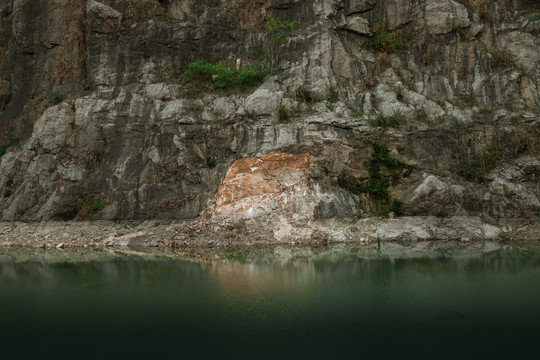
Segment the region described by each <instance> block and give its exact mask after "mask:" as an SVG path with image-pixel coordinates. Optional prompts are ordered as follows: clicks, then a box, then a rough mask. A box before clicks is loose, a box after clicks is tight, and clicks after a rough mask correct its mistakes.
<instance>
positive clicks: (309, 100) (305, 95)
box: [296, 85, 314, 105]
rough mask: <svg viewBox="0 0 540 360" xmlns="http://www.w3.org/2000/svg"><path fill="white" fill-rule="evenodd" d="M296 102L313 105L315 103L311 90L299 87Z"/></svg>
mask: <svg viewBox="0 0 540 360" xmlns="http://www.w3.org/2000/svg"><path fill="white" fill-rule="evenodd" d="M296 100H297V101H298V102H303V103H306V104H307V105H312V104H313V102H314V99H313V95H312V94H311V90H309V89H308V88H306V87H304V86H303V85H299V86H298V87H297V88H296Z"/></svg>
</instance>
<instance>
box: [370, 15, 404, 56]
mask: <svg viewBox="0 0 540 360" xmlns="http://www.w3.org/2000/svg"><path fill="white" fill-rule="evenodd" d="M373 33H374V34H375V36H374V40H373V47H374V48H375V50H377V51H389V50H393V49H396V48H397V46H398V45H399V41H398V39H396V37H395V36H394V34H392V33H390V32H389V31H388V30H387V28H386V20H385V19H383V18H376V19H374V20H373Z"/></svg>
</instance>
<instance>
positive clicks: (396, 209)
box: [390, 199, 405, 216]
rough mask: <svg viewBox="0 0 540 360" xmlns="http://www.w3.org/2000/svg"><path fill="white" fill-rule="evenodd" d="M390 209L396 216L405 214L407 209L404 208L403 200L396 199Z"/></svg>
mask: <svg viewBox="0 0 540 360" xmlns="http://www.w3.org/2000/svg"><path fill="white" fill-rule="evenodd" d="M390 211H392V212H393V213H394V214H395V215H396V216H403V215H405V209H404V208H403V202H402V201H401V200H397V199H394V200H392V203H391V204H390Z"/></svg>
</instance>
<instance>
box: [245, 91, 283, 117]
mask: <svg viewBox="0 0 540 360" xmlns="http://www.w3.org/2000/svg"><path fill="white" fill-rule="evenodd" d="M282 96H283V93H282V92H271V91H269V90H267V89H259V90H257V91H255V92H254V93H253V94H251V95H249V96H248V97H247V98H246V102H245V105H244V107H245V109H246V111H247V112H250V113H254V114H256V115H270V114H272V113H274V112H275V111H276V110H277V108H278V106H279V104H280V102H281V98H282Z"/></svg>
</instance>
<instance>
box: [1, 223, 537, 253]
mask: <svg viewBox="0 0 540 360" xmlns="http://www.w3.org/2000/svg"><path fill="white" fill-rule="evenodd" d="M284 232H286V234H285V233H284ZM539 239H540V224H534V223H531V224H525V223H518V222H515V223H506V225H505V226H495V225H490V224H487V223H484V222H482V221H481V219H479V218H477V217H453V218H437V217H401V218H395V219H386V218H368V219H360V220H325V221H309V222H305V223H299V224H294V226H292V225H291V224H288V223H287V224H283V223H280V222H279V219H266V220H264V221H263V220H261V219H244V220H231V219H227V218H217V217H214V218H210V219H206V218H197V219H194V220H192V221H188V222H182V223H180V222H177V221H171V220H168V221H164V220H146V221H139V222H137V221H116V222H115V221H70V222H41V223H38V222H28V223H25V222H1V223H0V252H2V249H6V248H9V247H19V248H27V249H51V248H58V249H65V248H109V247H113V248H114V247H118V248H126V247H143V248H172V249H177V248H191V247H193V248H196V247H210V248H211V247H215V248H235V247H268V246H277V245H289V246H291V245H292V246H293V247H294V246H320V245H329V244H338V243H351V244H354V243H370V242H372V243H377V242H379V241H380V242H416V241H457V242H463V243H467V242H471V241H476V240H510V241H537V240H539Z"/></svg>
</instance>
